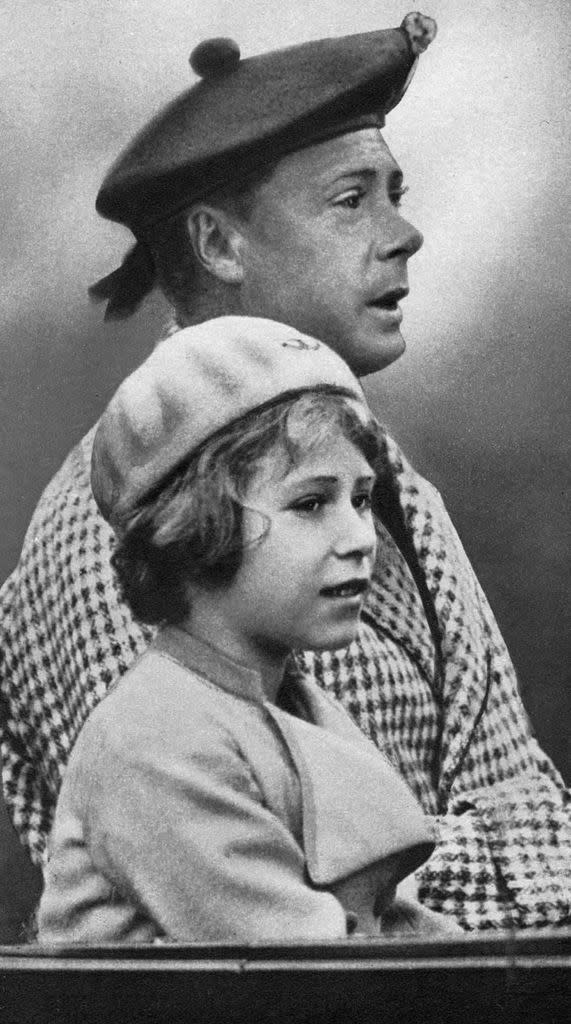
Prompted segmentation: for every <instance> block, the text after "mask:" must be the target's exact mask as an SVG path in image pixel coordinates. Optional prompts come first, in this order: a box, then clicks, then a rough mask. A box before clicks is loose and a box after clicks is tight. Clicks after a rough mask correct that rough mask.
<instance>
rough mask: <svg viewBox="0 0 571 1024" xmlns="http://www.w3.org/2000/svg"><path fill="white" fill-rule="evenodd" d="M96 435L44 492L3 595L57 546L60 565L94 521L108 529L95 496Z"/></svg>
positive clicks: (82, 444)
mask: <svg viewBox="0 0 571 1024" xmlns="http://www.w3.org/2000/svg"><path fill="white" fill-rule="evenodd" d="M94 432H95V428H94V427H93V428H92V429H91V430H90V431H89V432H88V433H87V434H86V435H85V437H83V438H82V440H81V441H79V443H78V444H76V445H75V447H74V448H73V449H72V450H71V451H70V452H69V454H68V456H67V457H66V459H65V460H64V462H63V463H62V465H61V466H60V468H59V469H58V471H57V472H56V473H55V475H54V476H53V477H52V479H51V480H50V482H49V483H48V485H47V486H46V488H45V489H44V491H43V493H42V495H41V497H40V499H39V501H38V504H37V505H36V508H35V510H34V512H33V514H32V518H31V520H30V524H29V526H28V529H27V530H26V534H25V537H24V542H23V545H22V550H21V554H20V558H19V561H18V565H17V566H16V568H15V570H14V572H13V573H12V575H11V577H9V579H8V580H7V581H6V583H5V584H4V586H3V587H2V589H1V590H0V593H2V594H3V593H4V591H5V590H7V589H8V588H9V587H10V586H11V587H13V585H14V580H15V579H17V578H18V576H19V575H20V574H21V573H22V572H25V571H26V566H28V565H29V564H31V565H32V566H33V565H34V564H35V563H36V562H37V561H38V559H41V558H42V557H47V555H46V554H45V552H46V551H49V552H50V557H52V547H53V546H54V545H55V549H54V551H53V555H54V557H55V562H56V564H57V555H58V553H60V552H61V551H62V550H63V548H64V547H65V546H66V541H67V540H69V539H70V538H71V537H73V536H74V535H75V533H76V532H81V530H82V529H85V528H87V529H89V522H90V520H94V521H95V520H97V521H98V524H102V525H103V526H105V524H104V522H103V520H102V519H101V517H100V516H99V513H98V511H97V506H96V505H95V502H94V499H93V495H92V493H91V484H90V458H91V447H92V444H93V435H94ZM42 552H44V555H42Z"/></svg>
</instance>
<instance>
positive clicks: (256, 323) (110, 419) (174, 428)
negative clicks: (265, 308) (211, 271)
mask: <svg viewBox="0 0 571 1024" xmlns="http://www.w3.org/2000/svg"><path fill="white" fill-rule="evenodd" d="M323 387H326V388H329V389H334V390H336V391H341V392H343V393H345V394H349V395H350V396H352V397H353V398H354V399H355V401H356V402H358V403H359V405H360V406H361V407H362V411H363V418H364V419H367V418H368V417H369V416H370V413H369V412H368V408H367V406H366V403H365V398H364V395H363V392H362V389H361V386H360V384H359V382H358V380H357V379H356V377H354V375H353V374H352V373H351V370H350V369H349V367H348V366H347V364H346V363H344V362H343V360H342V359H341V358H340V357H339V356H338V355H336V353H335V352H333V351H332V350H331V349H329V348H328V347H327V346H326V345H324V344H322V343H321V342H319V341H316V340H315V339H314V338H310V337H309V336H307V335H304V334H300V332H299V331H296V330H294V328H293V327H287V326H286V325H285V324H280V323H277V322H275V321H273V320H267V319H263V318H258V317H244V316H226V317H218V318H217V319H214V320H208V321H206V322H205V323H202V324H198V325H196V326H194V327H187V328H185V329H184V330H182V331H178V332H177V333H176V334H173V335H172V336H171V337H170V338H166V339H165V340H164V341H162V342H161V343H160V344H159V345H158V346H157V347H156V348H155V349H154V351H153V352H152V353H151V355H150V356H149V358H148V359H146V360H145V362H144V363H142V364H141V366H139V367H138V369H137V370H135V371H134V373H132V374H131V375H130V376H129V377H127V379H126V380H125V381H123V383H122V384H121V385H120V387H119V389H118V390H117V391H116V392H115V395H114V396H113V398H112V399H111V401H110V403H109V405H108V406H107V408H106V410H105V411H104V413H103V415H102V417H101V419H100V421H99V424H98V427H97V430H96V433H95V440H94V444H93V453H92V460H91V486H92V490H93V495H94V497H95V501H96V502H97V505H98V507H99V509H100V511H101V513H102V514H103V516H104V517H105V518H106V519H107V520H108V521H109V522H110V523H111V525H112V526H113V528H114V529H115V530H116V531H117V532H118V533H121V530H122V527H123V526H124V524H125V523H126V521H128V519H129V517H130V516H131V515H132V514H133V512H134V511H136V509H137V506H138V505H139V503H140V502H141V501H142V500H144V498H145V497H146V496H147V495H148V494H149V493H150V492H151V491H153V490H154V488H155V487H156V486H157V485H158V484H160V483H161V481H162V480H163V479H164V478H165V477H167V476H168V475H169V473H171V472H172V471H173V470H174V469H176V467H177V466H179V465H180V464H181V463H182V462H184V460H185V459H187V458H188V457H189V456H190V455H191V454H192V453H193V452H194V451H196V449H197V448H199V447H200V445H201V444H203V443H204V442H205V441H206V440H207V439H208V438H209V437H211V436H212V435H214V434H216V433H218V432H219V431H220V430H223V429H224V428H225V427H228V426H229V425H230V424H231V423H232V422H233V421H234V420H237V419H239V418H240V417H241V416H244V415H246V413H250V412H253V411H254V410H256V409H259V408H261V407H263V406H266V405H268V403H271V402H275V401H276V400H279V399H281V398H285V397H286V396H287V395H290V394H294V393H297V392H299V393H301V392H304V391H308V390H313V389H322V388H323Z"/></svg>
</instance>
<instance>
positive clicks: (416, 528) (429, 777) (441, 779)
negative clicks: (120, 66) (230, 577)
mask: <svg viewBox="0 0 571 1024" xmlns="http://www.w3.org/2000/svg"><path fill="white" fill-rule="evenodd" d="M92 438H93V432H91V433H90V434H88V435H87V437H86V438H84V440H83V441H82V442H81V443H80V444H79V445H78V446H77V448H75V449H74V451H73V452H72V453H71V455H70V456H69V457H68V459H67V460H66V462H65V463H64V465H63V466H62V468H61V470H60V471H59V473H58V474H57V475H56V476H55V477H54V479H53V480H52V482H51V483H50V484H49V486H48V487H47V489H46V491H45V492H44V494H43V496H42V498H41V500H40V503H39V505H38V508H37V510H36V513H35V515H34V517H33V519H32V522H31V525H30V527H29V530H28V533H27V536H26V539H25V542H24V547H23V551H22V556H21V559H20V562H19V565H18V566H17V568H16V570H15V571H14V573H13V574H12V576H11V577H10V578H9V579H8V580H7V581H6V583H5V585H4V587H3V588H2V590H1V592H0V608H1V616H2V618H1V625H0V713H1V716H2V717H1V722H2V744H1V751H2V777H3V786H4V795H5V799H6V802H7V805H8V808H9V811H10V813H11V816H12V820H13V822H14V825H15V828H16V830H17V832H18V833H19V835H20V838H21V840H22V842H23V843H24V844H25V845H26V846H27V847H28V848H29V850H30V852H31V855H32V857H33V859H34V860H35V861H36V862H42V861H44V860H45V857H46V840H47V835H48V832H49V828H50V824H51V820H52V815H53V810H54V805H55V801H56V798H57V794H58V790H59V786H60V782H61V778H62V774H63V771H64V769H65V765H66V762H67V759H68V756H69V752H70V750H71V747H72V745H73V743H74V741H75V739H76V737H77V734H78V732H79V730H80V728H81V725H82V723H83V722H84V721H85V718H86V716H87V715H88V714H89V712H90V710H91V709H92V708H93V707H94V706H95V705H96V704H97V703H98V701H99V700H100V699H101V698H102V697H103V695H104V694H105V693H106V691H107V688H108V687H109V685H110V684H111V682H112V681H113V679H114V678H115V677H116V676H117V675H118V674H120V673H123V672H124V671H125V670H126V669H127V667H128V666H129V665H130V664H131V662H132V661H133V659H134V658H135V656H136V655H137V654H138V653H140V652H141V650H142V649H143V648H144V647H145V646H146V644H147V643H148V642H149V640H150V639H151V636H152V631H151V630H150V629H149V628H148V627H142V626H141V625H140V624H138V623H136V622H135V621H134V620H133V619H132V617H131V614H130V612H129V609H128V608H127V606H126V605H125V604H124V603H123V602H122V601H121V599H120V596H119V594H118V590H117V586H116V581H115V578H114V575H113V572H112V570H111V567H110V554H111V550H112V546H113V539H112V534H111V531H110V529H109V528H108V526H107V524H106V523H105V522H104V520H103V519H102V518H101V516H100V515H99V513H98V511H97V508H96V506H95V503H94V501H93V497H92V495H91V490H90V484H89V461H90V451H91V443H92ZM385 445H386V447H385V453H384V459H383V465H382V466H381V467H380V480H379V486H378V489H377V492H378V493H377V494H376V512H377V517H378V531H379V539H380V543H379V556H378V564H377V567H376V573H375V580H374V586H373V588H372V591H371V593H370V596H369V598H368V600H367V603H366V606H365V609H364V613H363V623H362V628H361V632H360V635H359V637H358V639H357V640H356V641H355V642H354V643H353V644H352V645H351V647H350V648H349V649H348V650H347V651H346V652H341V653H339V652H336V653H331V652H326V653H323V654H315V653H313V654H304V655H301V656H300V657H299V658H298V667H299V669H300V670H301V671H302V672H304V673H307V674H309V675H310V676H313V677H314V678H315V679H316V680H317V682H318V684H319V685H320V686H322V687H323V688H324V689H325V690H326V691H328V692H329V693H331V694H332V695H334V696H335V697H336V698H338V699H339V700H340V701H341V703H342V704H343V705H344V706H345V708H346V710H347V711H348V712H349V714H350V715H352V716H353V718H354V719H355V721H356V722H357V724H358V725H359V726H360V727H361V729H362V730H363V731H364V733H365V734H366V735H367V736H369V737H370V739H371V740H372V741H373V742H374V743H376V744H377V745H378V746H379V747H381V748H382V749H383V750H384V751H385V753H387V754H388V756H389V757H390V758H391V759H392V760H393V762H394V763H395V765H396V766H397V767H398V768H399V769H400V771H401V772H402V774H403V776H404V778H405V779H406V780H407V782H408V784H409V785H410V787H411V789H412V790H413V792H414V793H415V794H416V796H417V797H418V799H419V800H420V802H421V804H422V805H423V807H424V809H425V811H426V812H427V813H428V814H430V815H433V816H434V817H435V820H436V823H437V832H438V843H437V848H436V851H435V853H434V854H433V856H432V858H431V859H430V861H429V862H428V863H427V864H426V865H425V866H424V867H423V868H422V869H421V871H420V872H419V873H418V880H419V893H420V897H421V899H422V900H423V901H424V902H425V903H426V904H427V905H428V906H429V907H431V908H432V909H434V910H440V911H443V912H445V913H449V914H453V915H454V916H455V917H456V918H457V920H458V921H459V922H460V923H461V925H462V926H463V927H464V928H466V929H478V928H498V927H506V926H515V927H526V926H545V925H553V924H557V923H559V924H563V923H566V924H569V923H571V808H570V802H569V796H568V794H567V793H566V791H565V790H564V788H563V784H562V781H561V778H560V776H559V775H558V773H557V771H556V770H555V768H554V767H553V765H552V764H551V762H550V761H549V759H548V758H547V757H546V756H545V754H543V753H542V751H541V749H540V748H539V746H538V745H537V743H536V741H535V740H534V738H533V736H532V733H531V730H530V727H529V724H528V720H527V717H526V714H525V710H524V708H523V705H522V702H521V699H520V696H519V693H518V688H517V682H516V678H515V674H514V669H513V666H512V664H511V661H510V659H509V655H508V653H507V651H506V648H505V645H504V642H503V640H502V637H501V635H500V633H499V630H498V627H497V625H496V622H495V620H494V617H493V615H492V612H491V610H490V608H489V606H488V603H487V601H486V598H485V596H484V594H483V593H482V591H481V589H480V586H479V584H478V581H477V579H476V577H475V575H474V572H473V570H472V568H471V566H470V564H469V561H468V559H467V557H466V555H465V552H464V550H463V548H462V546H461V543H460V541H459V539H458V536H457V534H456V533H455V531H454V528H453V526H452V524H451V522H450V519H449V517H448V515H447V513H446V510H445V508H444V505H443V503H442V501H441V499H440V496H439V494H438V492H437V491H435V489H434V488H433V487H432V486H431V485H430V484H429V483H427V482H426V481H425V480H424V479H422V478H421V477H420V476H419V475H418V474H417V473H416V472H415V471H414V470H413V469H412V468H411V466H410V465H409V464H408V463H407V462H406V460H405V459H404V458H403V456H402V453H401V452H400V451H399V449H398V447H397V446H396V445H395V443H394V442H393V441H392V440H391V439H390V438H387V439H386V442H385ZM332 771H334V766H332Z"/></svg>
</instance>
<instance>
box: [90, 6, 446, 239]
mask: <svg viewBox="0 0 571 1024" xmlns="http://www.w3.org/2000/svg"><path fill="white" fill-rule="evenodd" d="M435 32H436V25H435V23H434V22H433V21H432V19H431V18H426V17H424V16H423V15H420V14H409V15H407V17H406V18H405V19H404V21H403V23H402V25H401V26H400V28H396V29H388V30H385V31H377V32H366V33H361V34H359V35H352V36H343V37H340V38H335V39H320V40H316V41H313V42H308V43H303V44H301V45H299V46H291V47H288V48H287V49H282V50H275V51H273V52H271V53H265V54H262V55H260V56H257V57H250V58H247V59H245V60H241V59H240V51H239V48H238V46H237V44H236V43H234V42H233V41H232V40H228V39H212V40H207V41H206V42H204V43H201V44H200V45H199V46H198V47H197V48H196V49H195V50H194V52H193V54H192V56H191V66H192V68H193V70H194V71H195V72H196V73H197V74H198V75H200V76H201V80H200V81H199V82H197V83H196V84H195V85H193V86H192V87H191V88H190V89H188V90H187V91H186V92H184V93H183V94H182V95H180V96H179V97H178V98H177V99H175V100H174V101H173V102H172V103H170V104H169V105H168V106H167V107H166V108H165V109H163V110H162V111H160V112H159V113H158V114H157V115H156V116H155V117H154V118H153V120H152V121H151V122H150V123H149V124H148V125H147V126H146V127H145V128H144V129H143V130H142V131H141V132H140V134H139V135H137V136H136V138H135V139H134V140H133V142H132V143H131V144H130V145H129V146H128V147H127V149H126V150H125V151H124V152H123V153H122V154H121V156H120V157H119V159H118V160H117V162H116V163H115V164H114V165H113V167H112V168H111V170H110V171H109V173H108V174H107V176H106V178H105V180H104V182H103V185H102V186H101V189H100V192H99V195H98V197H97V203H96V206H97V210H98V211H99V213H100V214H102V215H103V216H104V217H108V218H109V219H111V220H116V221H119V222H121V223H123V224H126V225H127V226H128V227H130V228H131V230H132V231H133V233H134V234H135V235H136V236H138V237H144V236H145V234H146V233H147V232H148V230H149V228H152V225H153V224H155V223H157V222H158V221H160V220H162V219H164V218H165V217H168V216H171V215H172V214H174V213H176V212H177V211H178V210H180V209H183V208H184V207H185V206H187V205H190V204H191V203H192V202H193V201H195V200H197V199H202V198H205V197H206V196H207V195H208V194H209V193H210V192H212V191H213V190H214V189H216V188H219V187H220V186H223V185H225V184H227V183H228V182H229V181H230V180H237V179H238V180H239V177H240V175H241V174H244V175H247V174H248V173H251V172H252V171H254V170H255V169H256V167H259V166H261V165H262V164H263V163H266V162H268V161H269V160H273V159H275V158H276V157H278V156H280V155H283V154H285V153H287V152H292V151H293V150H296V149H300V148H302V147H304V146H307V145H311V144H312V143H314V142H318V141H321V140H323V139H326V138H331V137H333V136H334V135H339V134H342V133H343V132H345V131H349V130H355V129H356V128H359V127H366V126H368V125H370V124H377V125H379V126H382V124H383V123H384V117H385V114H386V113H387V112H388V111H389V110H391V109H392V108H393V107H394V106H395V105H396V104H397V103H398V101H399V100H400V99H401V97H402V95H403V93H404V90H405V89H406V87H407V85H408V82H409V80H410V77H411V74H412V72H413V70H414V66H415V64H416V59H417V56H418V54H419V53H420V52H421V51H422V50H423V49H425V48H426V46H427V45H428V43H429V42H430V41H431V40H432V39H433V37H434V35H435Z"/></svg>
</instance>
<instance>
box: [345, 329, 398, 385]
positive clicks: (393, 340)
mask: <svg viewBox="0 0 571 1024" xmlns="http://www.w3.org/2000/svg"><path fill="white" fill-rule="evenodd" d="M405 349H406V342H405V340H404V338H403V336H402V334H401V332H400V331H392V332H391V333H390V334H381V335H379V336H378V337H377V338H376V339H375V341H374V342H371V343H369V344H368V345H367V347H366V349H365V348H363V349H362V350H361V352H359V350H357V352H356V356H357V358H356V359H355V360H353V361H352V362H351V363H350V366H351V369H352V370H353V373H354V374H356V376H357V377H368V376H370V374H372V373H378V372H379V371H380V370H385V369H386V368H387V366H390V365H391V363H394V362H396V360H397V359H400V357H401V356H402V354H403V352H404V351H405Z"/></svg>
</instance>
